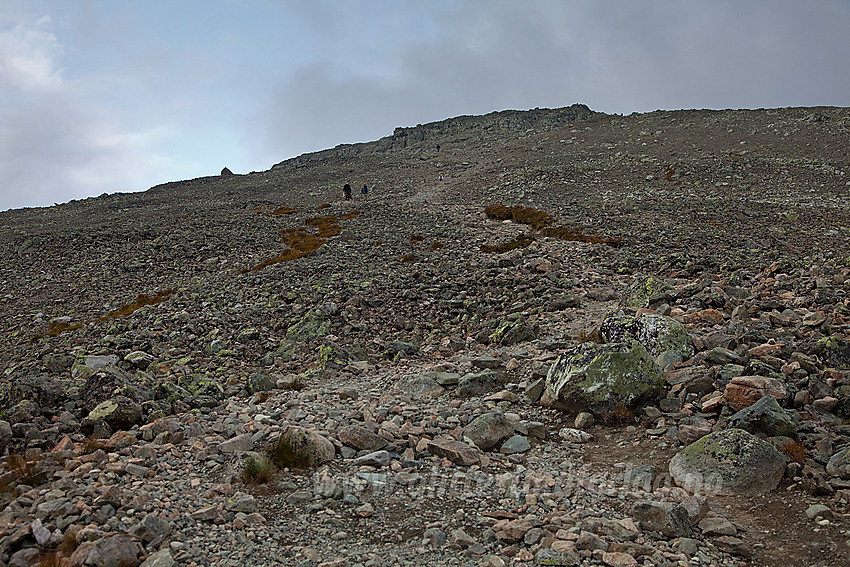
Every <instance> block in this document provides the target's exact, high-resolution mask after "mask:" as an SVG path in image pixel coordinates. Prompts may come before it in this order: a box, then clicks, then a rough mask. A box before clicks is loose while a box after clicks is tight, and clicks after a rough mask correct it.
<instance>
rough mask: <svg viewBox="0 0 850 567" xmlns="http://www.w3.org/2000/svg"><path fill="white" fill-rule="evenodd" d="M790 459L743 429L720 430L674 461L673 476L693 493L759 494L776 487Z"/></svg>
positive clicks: (672, 464)
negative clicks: (787, 460)
mask: <svg viewBox="0 0 850 567" xmlns="http://www.w3.org/2000/svg"><path fill="white" fill-rule="evenodd" d="M785 462H786V457H785V455H783V454H782V453H781V452H779V451H778V450H777V449H776V448H775V447H774V446H773V445H771V444H770V443H768V442H766V441H762V440H761V439H759V438H757V437H755V436H754V435H752V434H751V433H748V432H746V431H744V430H743V429H734V428H733V429H726V430H723V431H716V432H714V433H711V434H709V435H706V436H705V437H703V438H701V439H699V440H698V441H696V442H694V443H691V444H690V445H688V446H687V447H685V448H684V449H683V450H682V451H681V452H679V453H678V454H677V455H676V456H674V457H673V458H672V459H671V460H670V475H671V476H672V477H673V479H674V480H675V481H676V483H677V484H678V485H679V486H681V487H683V488H685V489H686V490H688V491H690V492H695V493H700V494H720V495H732V494H756V493H761V492H769V491H771V490H773V489H774V488H776V486H777V485H778V484H779V481H780V480H781V479H782V476H783V474H784V473H785Z"/></svg>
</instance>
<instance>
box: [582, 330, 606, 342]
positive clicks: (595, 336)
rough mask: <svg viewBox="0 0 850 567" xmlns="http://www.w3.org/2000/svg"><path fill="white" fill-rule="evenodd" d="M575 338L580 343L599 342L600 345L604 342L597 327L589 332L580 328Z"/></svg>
mask: <svg viewBox="0 0 850 567" xmlns="http://www.w3.org/2000/svg"><path fill="white" fill-rule="evenodd" d="M577 340H578V342H580V343H597V344H600V345H601V344H604V343H605V340H604V339H603V338H602V335H601V334H600V333H599V329H598V328H596V329H593V330H592V331H591V332H590V333H588V332H587V331H585V330H582V331H581V332H580V333H579V334H578V338H577Z"/></svg>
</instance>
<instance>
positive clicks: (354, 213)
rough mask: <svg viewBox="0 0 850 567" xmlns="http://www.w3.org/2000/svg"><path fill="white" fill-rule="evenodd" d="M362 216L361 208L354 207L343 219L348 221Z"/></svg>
mask: <svg viewBox="0 0 850 567" xmlns="http://www.w3.org/2000/svg"><path fill="white" fill-rule="evenodd" d="M359 216H360V209H354V210H353V211H349V212H347V213H345V214H344V215H342V220H344V221H347V220H351V219H356V218H357V217H359Z"/></svg>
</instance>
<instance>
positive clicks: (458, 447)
mask: <svg viewBox="0 0 850 567" xmlns="http://www.w3.org/2000/svg"><path fill="white" fill-rule="evenodd" d="M427 447H428V451H430V452H431V453H433V454H434V455H438V456H440V457H445V458H447V459H448V460H450V461H451V462H453V463H456V464H458V465H464V466H470V465H475V464H478V463H479V461H480V457H479V453H478V450H477V449H475V447H470V446H469V445H467V444H466V443H461V442H460V441H446V440H434V441H428V442H427Z"/></svg>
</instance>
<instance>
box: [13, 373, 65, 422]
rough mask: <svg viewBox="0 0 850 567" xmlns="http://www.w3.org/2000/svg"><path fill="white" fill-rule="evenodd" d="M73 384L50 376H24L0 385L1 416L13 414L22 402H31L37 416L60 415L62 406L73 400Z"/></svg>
mask: <svg viewBox="0 0 850 567" xmlns="http://www.w3.org/2000/svg"><path fill="white" fill-rule="evenodd" d="M72 385H73V382H71V381H69V380H63V379H60V378H53V377H50V376H22V377H20V378H15V379H14V380H9V381H8V382H3V383H0V414H5V413H12V411H11V410H12V408H14V407H16V406H17V405H18V404H20V403H21V402H22V401H28V402H30V404H29V405H30V406H32V407H33V409H35V410H37V411H36V414H41V413H53V412H56V413H58V412H59V411H61V406H62V404H63V403H64V402H65V401H67V400H69V399H73V398H74V397H75V395H76V391H75V390H74V388H72Z"/></svg>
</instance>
